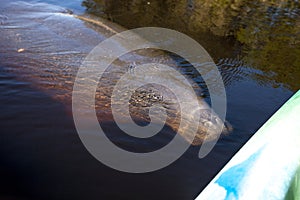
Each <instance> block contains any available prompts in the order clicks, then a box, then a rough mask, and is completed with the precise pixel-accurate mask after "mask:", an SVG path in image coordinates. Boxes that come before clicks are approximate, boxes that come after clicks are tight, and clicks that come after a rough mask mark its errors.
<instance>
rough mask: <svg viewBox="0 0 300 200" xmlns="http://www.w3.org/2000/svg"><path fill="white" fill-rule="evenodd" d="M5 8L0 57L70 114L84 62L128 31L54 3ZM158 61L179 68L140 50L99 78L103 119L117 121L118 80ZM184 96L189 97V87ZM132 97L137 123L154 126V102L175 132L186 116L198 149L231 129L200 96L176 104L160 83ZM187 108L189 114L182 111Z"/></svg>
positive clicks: (132, 112) (156, 52)
mask: <svg viewBox="0 0 300 200" xmlns="http://www.w3.org/2000/svg"><path fill="white" fill-rule="evenodd" d="M4 4H5V5H4V6H3V7H5V9H4V11H3V13H2V14H1V18H0V19H1V28H0V34H1V37H0V44H1V45H2V48H1V49H0V58H1V61H2V65H3V66H4V68H5V70H9V71H11V72H12V73H15V74H17V75H18V77H19V78H20V79H26V80H29V81H30V82H33V84H34V87H36V88H37V89H40V90H43V91H45V92H46V93H48V94H50V95H51V96H52V97H53V98H54V99H57V100H59V101H61V102H63V103H65V105H66V108H67V109H68V110H71V108H70V106H71V99H72V89H73V84H74V80H75V77H76V74H77V71H78V68H79V67H80V65H81V63H82V62H83V61H84V59H85V57H86V56H87V54H88V53H89V52H90V51H91V50H92V49H93V48H94V47H95V46H96V45H97V44H98V43H100V42H101V41H103V40H104V39H106V38H108V37H110V36H112V35H114V34H116V33H118V32H120V31H123V30H124V29H123V28H122V27H120V26H118V25H116V24H113V23H111V22H108V21H105V20H103V19H100V18H95V17H92V16H88V15H83V16H76V15H73V14H72V13H70V12H69V11H68V10H66V9H63V8H61V7H57V6H52V5H49V4H44V3H35V4H30V3H26V2H17V3H6V2H4ZM120 48H121V47H120ZM155 62H159V63H162V64H166V65H168V66H173V67H174V68H176V63H175V62H174V61H173V59H171V58H170V57H169V56H168V55H166V54H165V53H164V52H162V51H159V50H155V49H150V50H137V51H134V52H131V53H128V54H126V55H123V56H121V57H119V58H118V59H116V60H115V61H114V62H113V63H112V65H111V66H110V67H109V68H108V69H107V71H106V73H105V74H104V75H103V76H102V77H101V79H100V80H99V86H98V89H97V92H96V94H95V98H96V100H95V104H96V105H95V107H96V110H97V114H98V117H99V120H100V121H112V120H113V116H112V111H111V106H112V104H118V102H117V101H114V102H112V101H111V97H112V92H113V89H114V85H115V84H116V83H117V82H118V80H119V79H120V78H121V77H122V76H123V75H124V74H125V73H128V72H130V73H132V76H134V74H135V71H136V69H135V68H137V67H138V66H139V65H140V64H143V63H155ZM132 65H136V66H137V67H132ZM166 74H168V73H166ZM170 78H171V79H173V78H175V79H176V77H168V79H170ZM171 81H172V80H171ZM83 92H84V91H83ZM180 92H181V93H182V95H184V87H182V91H180ZM124 95H125V96H126V94H124ZM128 95H130V101H129V105H128V106H129V109H130V115H131V117H132V118H133V120H135V121H140V120H141V121H146V122H149V121H150V118H149V109H150V108H151V107H152V106H153V105H155V104H160V105H161V106H162V107H164V108H165V109H166V112H167V120H166V124H167V125H168V126H169V127H171V128H172V129H173V130H174V131H177V130H178V127H179V124H180V119H181V118H184V119H187V120H186V121H187V123H186V124H185V128H184V129H181V130H180V131H178V132H179V134H180V135H182V136H183V138H185V139H186V140H187V141H188V142H190V143H191V144H193V145H198V144H201V143H202V142H203V140H204V139H205V138H206V139H215V138H217V137H218V136H219V134H218V132H219V130H223V133H226V132H228V131H229V128H228V127H226V126H225V127H224V123H223V122H222V120H221V119H220V118H219V117H218V116H217V115H216V114H215V113H214V112H213V111H212V110H211V108H210V107H209V106H208V105H207V103H205V101H204V99H201V98H200V97H198V98H197V101H198V105H199V106H197V107H194V106H190V104H189V102H176V95H174V94H173V93H172V92H171V91H169V90H168V88H165V87H161V86H159V85H156V84H146V85H144V86H143V87H141V88H139V89H137V90H136V91H135V92H134V93H133V94H128ZM83 101H84V99H83ZM183 107H184V109H185V112H180V109H181V108H183ZM82 112H83V113H84V112H85V111H84V110H82ZM124 113H125V112H123V111H122V110H121V111H120V112H118V114H119V115H120V116H121V115H122V114H124ZM196 115H198V116H200V121H199V126H198V130H197V133H196V135H195V138H194V137H193V133H189V126H190V125H192V124H195V123H196V122H195V121H193V119H194V118H195V116H196ZM141 134H142V133H141Z"/></svg>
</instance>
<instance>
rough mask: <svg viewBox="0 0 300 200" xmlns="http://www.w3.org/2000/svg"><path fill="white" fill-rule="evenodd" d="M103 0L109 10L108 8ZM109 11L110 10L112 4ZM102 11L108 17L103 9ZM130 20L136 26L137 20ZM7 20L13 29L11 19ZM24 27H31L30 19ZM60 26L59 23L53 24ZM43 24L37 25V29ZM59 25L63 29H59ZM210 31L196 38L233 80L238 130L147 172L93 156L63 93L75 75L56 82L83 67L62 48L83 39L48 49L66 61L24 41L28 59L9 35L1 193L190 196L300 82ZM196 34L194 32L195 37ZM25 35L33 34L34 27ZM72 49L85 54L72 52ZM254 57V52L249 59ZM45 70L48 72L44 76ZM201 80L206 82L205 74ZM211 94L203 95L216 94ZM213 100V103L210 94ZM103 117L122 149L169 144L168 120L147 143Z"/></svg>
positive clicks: (0, 87) (1, 81)
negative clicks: (206, 150) (203, 152)
mask: <svg viewBox="0 0 300 200" xmlns="http://www.w3.org/2000/svg"><path fill="white" fill-rule="evenodd" d="M5 2H6V1H5ZM27 2H29V1H27ZM37 2H46V3H49V4H54V5H58V6H61V7H63V8H67V9H70V10H73V11H74V12H75V13H78V14H82V13H84V12H85V10H86V7H84V6H81V1H79V0H76V1H72V2H71V3H70V2H69V1H67V2H65V3H64V2H61V1H56V0H51V1H50V0H49V1H46V0H45V1H43V0H41V1H35V3H37ZM16 4H18V2H16ZM3 5H5V4H4V3H3V4H1V6H0V11H1V16H3V17H1V18H0V20H3V21H4V22H3V23H4V25H5V15H2V14H3V13H5V12H4V11H3V8H2V6H3ZM33 5H34V3H33ZM85 5H86V4H85ZM104 8H105V7H103V9H102V10H105V9H104ZM122 8H123V7H122ZM44 9H46V8H44ZM124 9H125V8H124ZM89 12H90V11H89ZM93 12H94V11H93ZM10 14H12V15H13V13H10ZM104 14H105V15H106V14H107V15H109V9H107V11H106V13H105V12H104ZM98 15H103V12H101V13H98ZM109 16H110V18H115V19H114V21H115V22H118V23H120V24H121V25H123V26H126V24H122V21H119V20H120V19H119V18H117V17H114V15H113V13H111V15H109ZM259 20H260V19H258V21H259ZM49 21H50V22H51V18H50V19H48V22H49ZM16 23H17V21H16ZM4 25H3V24H2V23H1V28H0V31H2V30H5V31H7V28H8V27H5V26H4ZM28 26H30V24H29V25H28ZM132 26H139V24H136V25H132ZM145 26H146V24H145ZM10 28H12V29H14V27H10ZM22 28H24V29H26V26H24V27H22ZM54 28H55V24H53V29H54ZM128 28H131V27H128ZM1 29H2V30H1ZM88 29H89V28H87V31H88ZM36 30H37V31H39V29H38V28H37V29H36ZM12 31H13V30H12ZM33 31H34V29H33ZM55 31H58V32H62V31H61V30H53V32H55ZM74 31H76V30H75V29H74ZM213 31H216V32H215V33H213ZM213 31H212V32H202V35H201V34H200V35H198V38H202V39H198V38H195V39H197V40H198V41H199V42H200V44H201V45H203V46H204V47H205V48H206V50H207V51H208V52H209V53H210V54H211V55H212V57H213V59H214V60H215V62H216V63H217V64H218V67H219V69H220V71H221V74H222V76H223V79H224V83H225V87H226V88H225V89H226V94H227V103H228V105H227V118H226V119H227V120H228V121H229V122H230V123H231V124H232V126H233V127H234V130H233V132H232V133H230V134H229V135H226V136H223V137H221V138H220V140H219V141H218V143H217V145H216V146H215V148H214V149H213V151H212V152H211V153H210V154H209V155H208V156H207V157H205V158H203V159H199V158H198V151H199V147H190V148H189V149H188V150H187V152H186V153H185V154H184V155H183V156H182V157H181V158H180V159H178V160H177V161H176V162H174V163H173V164H171V165H170V166H168V167H166V168H164V169H161V170H158V171H155V172H151V173H146V174H128V173H123V172H118V171H115V170H113V169H110V168H108V167H107V166H105V165H103V164H101V163H100V162H98V161H97V160H96V159H94V158H93V157H92V156H91V155H90V154H89V153H88V151H87V150H86V149H85V148H84V146H83V144H82V143H81V141H80V139H79V137H78V135H77V133H76V130H75V126H74V122H73V119H72V114H71V113H70V106H71V105H70V102H66V101H65V98H64V94H65V93H64V91H65V88H67V89H68V88H69V87H68V83H66V84H65V85H62V86H61V88H62V89H59V88H60V85H59V84H60V83H61V82H62V81H64V82H65V81H66V80H69V79H70V80H71V79H72V77H70V74H73V73H74V71H76V70H74V69H73V70H72V65H71V64H74V66H76V65H77V64H78V63H80V62H81V59H82V57H84V55H85V54H83V53H82V54H81V53H78V52H76V51H73V52H69V51H64V50H65V49H68V48H72V47H73V45H74V47H76V48H78V46H80V44H78V43H72V42H70V41H71V40H70V41H69V42H68V44H62V46H61V49H47V50H49V53H51V52H61V54H67V55H70V56H69V57H68V56H67V57H63V58H64V59H61V60H60V59H59V58H60V57H59V56H58V57H57V60H55V59H54V60H53V57H54V56H53V55H52V56H51V54H49V55H50V57H51V59H49V58H50V57H47V56H45V57H40V56H39V55H33V54H30V52H26V50H28V49H27V47H26V48H25V47H20V48H25V51H24V52H25V53H28V54H24V55H27V56H28V55H29V56H31V58H32V60H30V59H28V58H27V57H26V59H25V57H24V60H23V59H22V56H14V54H10V53H9V52H10V51H12V49H10V47H11V46H13V44H6V43H5V42H4V41H5V39H3V38H2V39H1V40H0V41H2V42H1V43H0V45H1V50H0V51H1V52H0V60H1V63H0V105H1V110H0V119H1V120H0V175H1V180H0V186H1V187H0V198H3V199H5V198H9V197H11V198H12V199H193V198H194V197H195V196H196V195H197V194H198V193H199V192H200V191H201V190H202V189H203V188H204V187H205V185H206V184H207V183H208V182H209V181H210V179H212V178H213V176H214V175H215V174H216V173H217V172H218V171H219V170H220V169H221V168H222V166H223V165H224V164H225V163H226V162H227V161H228V160H229V159H230V158H231V157H232V156H233V155H234V153H235V152H236V151H238V149H239V148H240V147H241V146H242V145H243V144H244V143H245V142H247V140H248V139H249V138H250V137H251V136H252V135H253V134H254V133H255V131H256V130H257V129H258V128H259V127H260V126H261V125H262V124H263V123H264V122H265V121H266V120H267V119H268V118H269V117H270V116H271V115H272V114H273V113H274V112H275V111H276V110H277V109H278V108H279V107H280V106H281V105H282V104H284V102H285V101H286V100H287V99H288V98H289V97H291V96H292V94H293V93H294V92H295V91H296V90H297V89H299V77H297V73H295V74H294V77H289V76H290V75H289V73H288V74H286V76H287V77H286V79H291V80H295V82H296V83H294V84H290V82H289V81H284V80H285V79H281V78H272V77H273V76H271V75H272V74H273V73H277V74H280V73H281V72H282V68H280V67H278V71H276V68H271V69H270V70H263V69H262V68H259V67H255V66H251V65H249V64H246V63H245V62H242V61H241V62H238V61H239V60H237V59H236V58H238V57H239V55H240V54H239V53H237V52H240V50H241V47H240V46H239V45H237V46H236V45H235V44H236V43H235V41H232V40H231V39H230V40H229V39H228V38H227V39H226V38H224V37H223V36H220V35H216V33H219V32H220V31H217V30H216V29H214V30H213ZM24 32H25V31H24ZM79 32H80V31H78V34H79ZM12 33H15V32H12ZM21 33H22V31H20V34H21ZM33 33H34V32H33ZM51 34H52V33H51V31H49V34H48V35H47V37H49V38H48V39H49V40H48V42H49V43H50V42H54V43H55V39H53V38H51V37H52V36H53V35H51ZM90 34H91V35H92V33H90ZM193 34H194V33H191V36H193ZM37 35H38V34H37ZM12 36H13V35H12ZM21 36H22V35H21ZM21 36H20V40H21V38H22V37H21ZM23 36H24V38H27V39H28V38H30V35H23ZM1 37H3V36H1ZM95 38H97V37H96V36H95ZM39 41H41V40H39V38H33V39H32V43H31V44H33V47H35V48H33V49H30V48H29V49H30V50H32V52H39V48H40V50H41V52H43V51H44V50H45V47H47V48H48V47H51V45H49V44H48V43H42V42H39ZM43 41H45V38H43ZM46 41H47V40H46ZM88 41H90V43H89V42H88ZM95 41H97V39H95V40H93V38H89V39H87V41H86V42H87V43H88V44H90V47H93V45H97V44H95ZM201 41H203V44H202V42H201ZM97 42H100V40H99V41H97ZM90 47H83V46H82V47H81V49H80V52H85V53H88V51H89V50H91V48H90ZM16 50H18V49H15V51H16ZM253 54H255V53H253ZM74 55H77V56H74ZM74 57H76V58H77V59H78V60H74V59H73V58H74ZM249 59H251V56H249V57H248V60H249ZM31 61H32V62H31ZM177 61H178V63H179V64H181V67H182V73H186V74H189V73H191V70H190V66H186V63H185V62H181V60H180V58H178V60H177ZM37 62H39V63H37ZM64 62H67V63H69V64H70V66H64ZM253 62H254V61H253ZM45 63H46V64H45ZM255 63H256V64H259V63H262V62H255ZM276 64H278V63H276ZM46 65H48V68H47V69H37V68H38V67H39V66H46ZM64 67H65V68H64ZM295 69H296V68H295ZM295 69H294V68H293V70H295ZM293 70H292V71H293ZM41 71H43V72H45V73H44V74H41ZM270 74H271V75H270ZM280 77H281V76H280ZM282 77H284V76H282ZM198 84H200V85H201V84H203V83H202V82H201V80H200V81H199V82H198ZM51 85H52V86H53V88H52V87H51ZM70 87H71V86H70ZM204 87H205V84H204ZM297 87H298V88H297ZM208 92H209V91H205V92H204V93H205V94H207V96H209V93H208ZM207 101H209V98H208V97H207ZM102 125H103V127H104V129H107V130H109V135H110V138H111V139H112V140H113V141H114V142H115V143H116V144H119V145H120V146H122V147H124V149H126V148H127V149H131V150H136V151H139V150H140V149H142V150H153V149H157V148H159V147H161V146H163V145H164V144H165V143H166V142H168V141H169V140H170V139H171V138H172V137H173V134H174V133H173V132H172V130H171V129H170V128H168V127H165V128H164V130H163V131H162V132H163V134H160V137H156V138H153V140H152V141H151V142H149V143H148V142H145V141H143V142H141V141H140V140H134V139H130V138H128V137H126V136H122V134H121V133H120V130H119V129H118V128H117V127H116V125H115V124H114V123H110V122H105V123H103V124H102Z"/></svg>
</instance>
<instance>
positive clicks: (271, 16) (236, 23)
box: [82, 0, 300, 90]
mask: <svg viewBox="0 0 300 200" xmlns="http://www.w3.org/2000/svg"><path fill="white" fill-rule="evenodd" d="M82 4H83V5H84V6H85V7H86V9H87V12H89V13H93V14H96V15H98V16H101V17H104V18H107V19H109V20H111V21H114V22H116V23H118V24H121V25H122V26H124V27H126V28H136V27H144V26H158V27H165V28H171V29H174V30H177V31H181V32H183V33H186V34H188V35H189V36H191V37H193V38H194V39H196V40H197V41H198V42H200V44H201V45H203V46H204V47H205V48H206V49H207V50H208V52H209V53H210V54H211V55H212V56H213V57H214V59H215V60H218V59H221V58H224V57H229V58H236V59H243V60H244V61H246V63H247V65H248V66H251V67H255V68H257V69H260V70H262V71H264V72H267V73H266V74H270V80H274V81H275V82H277V83H279V84H284V85H285V86H286V87H288V88H289V89H292V90H298V89H300V80H299V78H300V3H299V2H298V0H243V1H242V0H201V1H200V0H85V1H83V3H82ZM261 78H262V77H257V79H261ZM263 79H265V77H264V78H263ZM260 81H264V80H260ZM275 85H276V84H275Z"/></svg>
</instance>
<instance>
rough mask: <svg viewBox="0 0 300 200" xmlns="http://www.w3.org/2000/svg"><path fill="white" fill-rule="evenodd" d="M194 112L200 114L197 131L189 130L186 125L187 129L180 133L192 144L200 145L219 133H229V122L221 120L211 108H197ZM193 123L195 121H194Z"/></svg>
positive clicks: (219, 134)
mask: <svg viewBox="0 0 300 200" xmlns="http://www.w3.org/2000/svg"><path fill="white" fill-rule="evenodd" d="M195 114H199V115H200V118H199V124H198V129H197V132H196V133H193V132H190V130H189V129H188V127H187V129H186V130H185V131H184V132H182V133H181V135H182V136H183V137H184V138H185V139H186V140H187V141H188V142H190V143H191V144H192V145H201V144H202V143H203V142H208V141H212V140H216V139H218V138H219V137H220V136H221V135H226V134H229V133H230V132H231V131H232V130H233V128H232V126H231V124H230V123H229V122H227V121H223V120H221V119H220V117H219V116H218V115H217V114H216V113H215V112H213V111H212V109H200V110H197V111H196V112H195ZM191 123H192V122H191ZM193 123H196V122H195V121H194V122H193ZM193 136H194V137H193Z"/></svg>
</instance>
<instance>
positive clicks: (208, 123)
mask: <svg viewBox="0 0 300 200" xmlns="http://www.w3.org/2000/svg"><path fill="white" fill-rule="evenodd" d="M212 125H213V123H212V122H211V121H205V122H204V126H206V127H211V126H212Z"/></svg>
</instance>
